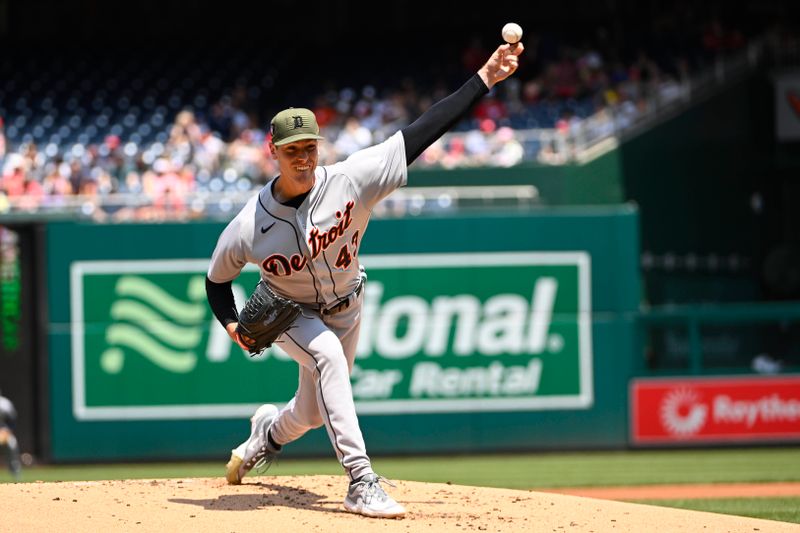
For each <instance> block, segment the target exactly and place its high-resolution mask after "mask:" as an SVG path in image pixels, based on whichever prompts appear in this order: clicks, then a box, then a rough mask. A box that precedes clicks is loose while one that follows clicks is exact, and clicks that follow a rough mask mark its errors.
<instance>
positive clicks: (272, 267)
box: [261, 200, 359, 276]
mask: <svg viewBox="0 0 800 533" xmlns="http://www.w3.org/2000/svg"><path fill="white" fill-rule="evenodd" d="M355 205H356V203H355V201H353V200H350V201H349V202H347V205H345V207H344V209H342V210H340V211H336V214H335V216H336V219H337V220H338V221H339V222H338V224H336V225H334V226H332V227H331V228H330V229H329V230H327V231H323V232H320V230H319V228H317V227H313V228H311V232H310V234H309V236H308V246H309V249H310V251H311V259H312V260H313V259H315V258H316V257H317V256H318V255H319V254H320V252H322V251H323V250H327V249H328V248H329V247H330V246H331V245H333V244H334V243H336V241H338V240H339V238H340V237H343V236H344V235H345V230H347V228H349V227H350V225H351V224H352V223H353V217H352V211H353V207H354V206H355ZM358 233H359V232H358V230H356V231H355V233H354V234H353V236H352V237H351V238H350V239H349V242H345V243H344V244H343V245H342V246H341V247H340V248H339V251H338V253H337V254H336V262H335V263H334V267H336V268H345V269H346V268H347V267H349V266H350V264H351V263H352V261H353V257H355V256H356V254H357V253H358ZM351 247H352V251H351V249H350V248H351ZM308 260H309V258H308V257H306V256H304V255H300V254H294V255H292V256H291V257H288V258H287V257H286V256H285V255H282V254H272V255H271V256H269V257H267V258H266V259H264V261H263V262H262V263H261V268H262V269H263V270H264V271H265V272H268V273H270V274H272V275H273V276H291V275H292V272H298V271H301V270H303V269H304V268H305V266H306V263H307V262H308Z"/></svg>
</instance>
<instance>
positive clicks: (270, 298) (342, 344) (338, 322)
mask: <svg viewBox="0 0 800 533" xmlns="http://www.w3.org/2000/svg"><path fill="white" fill-rule="evenodd" d="M522 51H523V46H522V43H518V44H516V45H509V44H504V45H501V46H499V47H498V48H497V49H496V50H495V51H494V53H492V55H491V56H490V57H489V59H488V61H487V62H486V64H485V65H483V67H481V68H480V70H479V71H478V72H477V73H476V74H475V75H474V76H473V77H471V78H470V79H469V80H468V81H467V82H466V83H465V84H464V85H463V86H462V87H461V88H459V89H458V90H457V91H455V92H454V93H453V94H451V95H450V96H448V97H446V98H444V99H443V100H442V101H440V102H438V103H437V104H435V105H434V106H432V107H431V108H430V109H428V110H427V111H426V112H425V113H423V114H422V116H420V117H419V118H418V119H417V120H416V121H415V122H413V123H412V124H410V125H409V126H407V127H405V128H403V129H402V130H401V131H399V132H397V133H396V134H395V135H393V136H392V137H391V138H389V139H388V140H386V141H385V142H383V143H381V144H378V145H375V146H372V147H369V148H366V149H364V150H361V151H359V152H356V153H354V154H353V155H351V156H350V157H349V158H347V159H346V160H344V161H341V162H339V163H336V164H333V165H330V166H317V160H318V143H319V142H320V141H322V140H323V138H322V137H321V136H320V135H319V127H318V125H317V121H316V118H315V116H314V114H313V113H312V112H311V111H309V110H308V109H301V108H290V109H286V110H284V111H281V112H280V113H278V114H277V115H275V117H274V118H273V119H272V121H271V134H272V137H271V141H270V143H269V149H270V152H271V154H272V157H273V158H274V159H275V160H277V163H278V166H279V169H280V174H279V175H278V176H277V177H275V178H274V179H272V180H271V181H270V182H269V183H267V184H266V185H265V186H264V187H263V188H262V189H261V191H260V192H259V193H258V194H257V195H256V196H254V197H253V198H252V199H251V200H250V201H249V202H248V203H247V204H246V205H245V206H244V207H243V208H242V210H241V211H240V212H239V213H238V214H237V215H236V217H235V218H234V219H233V220H232V221H231V222H230V223H229V224H228V226H227V227H226V228H225V230H224V231H223V232H222V234H221V235H220V237H219V240H218V242H217V245H216V248H215V249H214V252H213V255H212V257H211V263H210V265H209V268H208V275H207V280H206V289H207V294H208V301H209V304H210V306H211V309H212V311H213V312H214V315H215V316H216V318H217V319H218V320H219V321H220V322H221V323H222V325H223V326H225V329H226V330H227V332H228V334H229V335H230V337H231V339H233V341H234V342H236V343H237V344H238V345H239V346H241V347H242V348H243V349H246V350H249V351H250V352H251V353H257V352H258V351H260V350H263V348H264V347H266V346H268V345H269V344H270V343H272V342H276V343H278V344H279V345H280V347H281V348H282V349H283V350H284V351H285V352H286V353H287V354H289V355H290V356H291V357H292V359H294V360H295V361H297V363H298V364H299V367H300V375H299V383H298V387H297V392H296V393H295V395H294V397H293V398H292V399H290V400H289V402H288V403H287V404H286V405H285V406H284V407H283V408H282V409H280V410H279V409H277V408H276V407H275V406H273V405H270V404H265V405H262V406H261V407H259V408H258V410H257V411H256V412H255V414H254V415H253V417H252V418H251V432H250V436H249V437H248V438H247V439H246V440H245V441H244V442H242V443H241V444H240V445H239V446H237V447H236V448H234V449H233V451H232V453H231V459H230V461H229V462H228V464H227V475H226V477H227V480H228V482H229V483H232V484H238V483H241V480H242V478H243V477H244V476H245V475H246V474H247V473H248V472H249V471H250V470H251V469H252V468H253V467H254V466H255V465H256V463H259V462H262V463H263V462H265V463H267V464H269V463H270V462H271V461H272V460H273V459H274V458H275V456H276V455H277V454H279V453H280V451H281V449H282V447H283V446H285V445H286V444H288V443H290V442H292V441H294V440H297V439H299V438H300V437H301V436H302V435H304V434H305V433H306V432H307V431H309V430H310V429H313V428H316V427H319V426H322V425H324V426H325V428H326V430H327V432H328V436H329V438H330V441H331V444H332V445H333V448H334V450H335V452H336V456H337V457H338V459H339V461H340V463H341V465H342V467H343V468H344V471H345V472H346V473H347V476H348V477H349V480H350V486H349V489H348V492H347V496H346V497H345V500H344V506H345V508H346V509H347V510H348V511H350V512H353V513H359V514H363V515H366V516H373V517H399V516H402V515H403V514H404V513H405V509H404V508H403V507H402V506H401V505H400V504H398V503H397V502H396V501H395V500H394V499H393V498H391V497H390V496H389V495H388V494H386V492H385V491H384V489H383V487H382V486H381V481H386V480H385V479H384V478H382V477H380V476H378V475H376V474H375V472H374V471H373V470H372V466H371V463H370V459H369V456H368V455H367V450H366V445H365V444H364V438H363V436H362V434H361V429H360V428H359V425H358V418H357V416H356V409H355V404H354V401H353V394H352V390H351V385H350V371H351V370H352V367H353V360H354V358H355V354H356V342H357V340H358V336H359V326H360V319H361V305H362V301H363V298H364V287H365V284H366V282H367V277H366V274H365V272H364V270H363V268H361V266H360V264H359V260H358V254H359V250H360V248H361V243H362V241H363V239H364V233H365V231H366V229H367V223H368V222H369V217H370V214H371V212H372V209H373V208H374V207H375V205H376V204H377V203H378V202H380V201H381V200H382V199H383V198H384V197H386V196H387V195H388V194H390V193H391V192H392V191H394V190H395V189H397V188H398V187H402V186H404V185H405V184H406V179H407V169H408V165H409V164H410V163H411V162H413V161H414V160H415V159H416V158H417V157H418V156H419V155H420V154H421V153H422V152H423V151H424V150H425V149H426V148H427V147H428V146H430V145H431V144H432V143H433V142H434V141H435V140H436V139H438V138H439V137H440V136H441V135H442V134H443V133H444V132H446V131H447V130H448V129H450V128H451V127H452V126H453V125H454V124H456V122H458V121H459V120H460V119H461V118H462V117H463V116H464V115H465V114H466V113H467V112H468V111H469V110H470V108H471V107H472V106H473V105H474V104H475V103H476V102H477V101H478V100H480V99H481V97H483V96H484V95H485V94H486V93H487V92H488V91H489V90H490V89H491V88H492V87H493V86H494V85H495V84H496V83H498V82H500V81H502V80H504V79H506V78H507V77H508V76H510V75H511V74H513V73H514V71H516V69H517V66H518V56H519V55H520V54H521V53H522ZM247 263H253V264H256V265H258V266H259V267H260V273H261V282H260V283H259V285H258V286H257V287H256V289H255V291H254V293H253V296H251V298H250V299H249V300H248V302H247V304H246V305H245V308H244V309H243V310H242V312H241V314H239V313H237V310H236V306H235V304H234V298H233V292H232V289H231V283H232V281H233V280H234V279H235V278H236V277H237V276H238V275H239V273H240V272H241V270H242V268H244V266H245V265H246V264H247Z"/></svg>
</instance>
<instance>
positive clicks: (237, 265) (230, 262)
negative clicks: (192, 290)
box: [207, 200, 255, 283]
mask: <svg viewBox="0 0 800 533" xmlns="http://www.w3.org/2000/svg"><path fill="white" fill-rule="evenodd" d="M254 207H255V201H254V200H251V201H250V202H248V203H247V205H245V207H244V208H242V211H241V212H240V213H239V214H238V215H237V216H236V217H235V218H234V219H233V220H231V221H230V223H229V224H228V226H227V227H226V228H225V230H224V231H223V232H222V234H220V236H219V239H218V240H217V246H216V247H215V248H214V253H213V254H212V255H211V262H210V264H209V265H208V274H207V275H208V279H210V280H211V281H213V282H214V283H226V282H228V281H231V280H233V279H235V278H236V277H238V276H239V273H240V272H241V271H242V269H243V268H244V267H245V265H246V264H247V263H249V262H250V263H252V262H255V261H254V260H253V258H252V249H253V242H252V235H253V227H254V226H253V216H252V212H253V209H254ZM248 235H249V236H250V238H248Z"/></svg>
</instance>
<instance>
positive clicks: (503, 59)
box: [478, 42, 525, 89]
mask: <svg viewBox="0 0 800 533" xmlns="http://www.w3.org/2000/svg"><path fill="white" fill-rule="evenodd" d="M523 50H525V46H524V45H523V44H522V43H521V42H520V43H516V44H502V45H500V46H498V47H497V50H495V51H494V53H493V54H492V57H490V58H489V60H488V61H487V62H486V64H485V65H483V67H481V69H480V70H479V71H478V75H479V76H480V77H481V79H482V80H483V82H484V83H485V84H486V86H487V87H489V88H490V89H491V88H492V86H493V85H494V84H495V83H497V82H499V81H503V80H504V79H506V78H508V77H509V76H511V75H512V74H514V72H515V71H516V70H517V67H519V56H520V54H522V51H523Z"/></svg>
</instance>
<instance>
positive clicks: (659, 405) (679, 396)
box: [630, 375, 800, 445]
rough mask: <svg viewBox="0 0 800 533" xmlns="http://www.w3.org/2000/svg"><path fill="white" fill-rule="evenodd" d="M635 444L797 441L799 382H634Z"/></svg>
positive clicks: (788, 379) (781, 378)
mask: <svg viewBox="0 0 800 533" xmlns="http://www.w3.org/2000/svg"><path fill="white" fill-rule="evenodd" d="M630 402H631V405H630V408H631V441H632V442H633V443H634V444H642V445H646V444H682V443H695V442H709V443H710V442H719V443H723V442H724V443H737V442H742V443H746V442H767V441H775V442H788V441H800V376H796V375H791V376H747V377H704V378H688V377H687V378H671V379H637V380H634V381H633V382H632V384H631V394H630Z"/></svg>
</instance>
